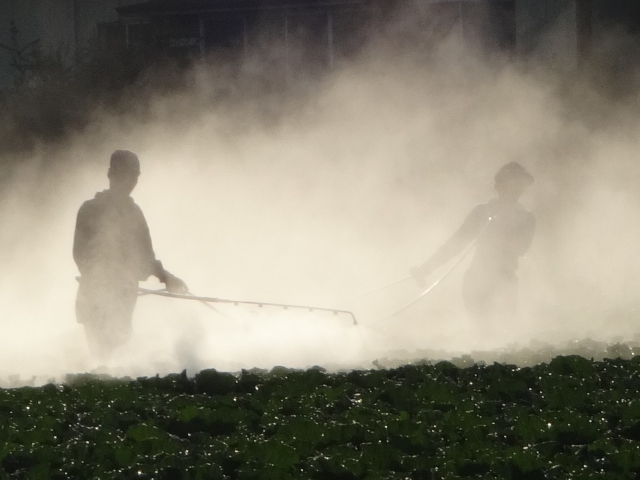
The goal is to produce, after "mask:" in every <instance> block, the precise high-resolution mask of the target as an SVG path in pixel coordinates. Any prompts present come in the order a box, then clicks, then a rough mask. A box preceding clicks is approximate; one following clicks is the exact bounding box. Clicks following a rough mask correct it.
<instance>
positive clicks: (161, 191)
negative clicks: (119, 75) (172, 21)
mask: <svg viewBox="0 0 640 480" xmlns="http://www.w3.org/2000/svg"><path fill="white" fill-rule="evenodd" d="M373 52H375V55H373ZM415 60H416V59H415V58H414V57H413V56H412V54H411V53H409V54H407V53H406V51H405V52H404V53H403V54H402V55H401V54H400V53H399V52H398V51H395V50H393V49H392V48H390V47H388V46H386V44H385V42H383V41H375V40H374V41H372V45H371V47H370V48H369V49H368V50H367V52H366V53H365V54H363V55H362V56H361V57H360V58H359V59H357V60H354V61H353V62H350V63H349V64H344V65H338V66H336V69H335V70H334V71H333V72H332V73H330V74H328V75H327V76H326V77H323V78H322V79H315V80H309V81H308V83H305V84H304V86H302V87H300V88H298V89H297V90H296V89H294V88H291V89H289V90H288V91H287V92H286V94H273V88H270V92H271V93H270V94H267V93H265V94H264V95H263V94H262V93H261V92H260V91H259V90H258V91H256V90H255V89H252V88H253V86H255V85H259V84H260V82H258V81H257V80H256V78H255V76H259V74H258V73H254V74H253V75H254V78H252V80H255V82H252V81H249V82H246V84H240V83H239V82H237V81H236V80H235V79H234V78H231V77H227V76H225V74H224V72H222V73H221V72H220V69H218V68H216V67H217V64H216V60H215V59H209V60H208V61H207V62H205V63H202V64H200V65H198V66H197V67H196V68H195V70H194V71H193V72H191V74H190V81H189V82H187V84H188V88H185V89H184V91H181V92H179V93H173V94H171V95H159V94H158V95H156V96H154V97H153V99H154V100H153V102H152V104H150V105H145V110H146V111H147V113H146V114H145V115H138V114H135V113H131V114H127V115H121V116H119V117H117V116H112V115H107V114H104V113H101V112H100V111H99V110H97V111H96V114H95V120H94V121H93V123H92V124H91V127H90V128H89V129H87V131H85V132H84V133H82V134H78V135H74V136H71V137H70V138H68V139H67V141H66V142H64V144H63V145H56V146H52V145H40V146H39V147H38V148H37V149H36V151H34V152H33V153H32V154H30V155H29V158H25V159H23V160H21V161H20V162H15V161H11V162H10V161H9V159H4V160H5V161H6V162H5V163H7V164H12V165H18V166H14V167H11V168H9V167H5V168H4V169H2V170H0V172H2V179H1V185H2V191H1V192H0V218H2V222H3V228H2V231H1V233H0V247H1V248H2V252H3V253H2V258H1V260H0V271H1V272H2V275H1V276H0V318H1V319H2V322H1V325H0V331H1V333H2V335H1V337H0V338H1V339H2V340H1V342H2V348H1V349H0V378H2V377H5V378H6V377H7V376H10V375H20V376H21V378H28V377H30V376H32V375H35V376H38V377H43V378H48V377H59V376H60V375H63V374H64V373H69V372H83V371H90V370H92V369H93V368H95V367H96V366H97V365H95V364H93V363H92V362H91V360H90V359H89V357H88V353H87V350H86V346H85V341H84V336H83V333H82V328H81V326H80V325H78V324H77V323H76V321H75V315H74V300H75V293H76V287H77V284H76V281H75V276H76V275H77V269H76V266H75V264H74V262H73V259H72V257H71V246H72V241H73V229H74V225H75V216H76V213H77V210H78V208H79V206H80V205H81V203H82V202H83V201H84V200H87V199H89V198H91V197H93V195H94V194H95V192H96V191H100V190H103V189H105V188H107V186H108V183H107V178H106V171H107V165H108V158H109V155H110V153H111V152H112V151H113V150H114V149H116V148H126V149H130V150H133V151H135V152H136V153H138V155H139V157H140V160H141V164H142V174H141V177H140V181H139V184H138V187H137V188H136V190H134V192H133V197H134V199H135V200H136V202H137V203H138V204H139V205H140V206H141V208H142V209H143V211H144V212H145V215H146V218H147V222H148V224H149V226H150V229H151V235H152V238H153V241H154V248H155V251H156V255H157V256H158V258H159V259H161V260H162V261H163V263H164V265H165V267H166V268H167V269H168V270H170V271H171V272H172V273H174V274H176V275H178V276H180V277H181V278H183V279H184V280H185V281H186V282H187V284H188V285H189V287H190V289H191V291H192V292H193V293H194V294H196V295H206V296H213V297H220V298H226V299H236V300H252V301H265V302H282V303H293V304H302V305H311V306H321V307H335V308H343V309H348V310H352V311H353V312H354V313H355V314H356V316H357V318H358V321H359V326H353V325H352V324H351V322H350V319H349V318H348V317H343V316H333V315H331V314H322V313H308V312H306V311H296V310H286V311H285V310H280V309H277V308H269V309H267V308H265V309H257V308H248V307H243V306H234V305H222V304H218V305H215V307H216V309H218V311H212V310H210V309H207V308H205V307H204V306H203V305H201V304H199V303H198V302H191V301H182V300H171V299H165V298H159V297H141V298H140V300H139V303H138V307H137V310H136V312H135V315H134V329H135V335H134V338H133V339H132V341H131V342H130V344H129V345H128V346H127V347H126V348H125V349H123V350H122V351H121V352H119V355H118V357H117V358H116V359H114V361H113V362H112V364H110V365H109V367H110V368H111V371H112V372H114V373H115V374H118V375H143V374H144V375H153V374H155V373H167V372H175V371H180V370H182V369H183V368H187V369H188V371H189V372H190V373H195V372H196V371H198V370H200V369H203V368H217V369H219V370H228V371H238V370H240V369H242V368H246V369H249V368H252V367H261V368H270V367H272V366H274V365H285V366H289V367H309V366H312V365H322V366H325V367H327V368H330V369H339V368H371V367H372V364H371V362H372V361H373V360H375V359H376V358H380V357H384V356H389V355H391V356H393V355H403V353H402V352H403V351H404V352H405V353H404V354H405V355H407V356H410V355H411V352H413V351H417V350H424V349H440V350H445V351H451V352H470V351H472V350H474V349H492V348H499V347H503V346H505V345H509V344H511V345H512V344H514V342H515V343H517V344H522V345H526V344H527V343H528V342H530V341H531V340H534V339H536V340H541V341H548V342H556V343H557V342H562V341H569V340H579V339H583V338H587V337H589V338H593V339H603V340H611V339H615V338H617V339H623V340H625V339H626V340H629V339H633V338H634V336H635V335H636V333H637V331H638V329H637V326H636V324H637V319H636V312H637V308H638V305H639V302H638V300H637V298H636V297H637V293H636V290H637V288H636V286H635V284H636V280H637V278H638V276H639V274H640V261H639V260H638V259H637V255H636V251H637V246H636V245H637V239H638V237H639V234H640V208H638V201H639V198H638V197H639V193H638V188H637V185H638V183H639V182H638V180H639V179H640V162H638V149H639V147H640V140H639V137H638V135H637V132H638V127H640V125H639V122H638V115H637V113H638V110H639V108H638V107H639V106H640V105H639V103H638V96H637V94H636V95H628V96H626V97H625V101H624V103H619V102H614V101H613V100H611V99H610V98H609V97H606V96H603V95H601V94H600V93H598V92H596V91H595V90H592V89H591V88H590V87H589V86H588V84H587V83H586V82H578V81H577V82H576V83H575V84H571V83H570V82H567V76H566V75H564V74H558V72H551V71H549V70H545V69H544V68H542V67H540V68H534V69H532V68H531V65H528V66H527V67H526V68H525V66H524V65H520V64H518V63H517V62H514V61H510V60H509V59H505V58H501V57H500V56H498V55H492V54H491V52H488V53H487V52H482V53H481V52H477V51H474V50H473V48H471V47H469V46H462V45H460V43H459V42H458V40H457V37H455V36H451V37H449V38H447V39H446V40H445V41H444V42H443V43H442V44H441V45H440V47H439V48H438V50H437V52H436V54H434V55H433V56H432V58H430V59H429V60H425V59H424V58H421V59H420V61H415ZM250 87H251V88H250ZM629 88H630V89H631V90H632V91H635V86H631V87H629ZM298 90H299V91H298ZM221 92H223V93H224V95H222V100H220V101H216V102H212V101H211V99H212V98H217V97H216V96H220V93H221ZM203 105H206V106H203ZM131 111H132V112H135V111H136V108H135V105H132V109H131ZM11 160H13V159H11ZM511 160H516V161H518V162H520V163H522V164H523V165H525V166H526V167H527V168H528V169H529V170H530V171H531V172H532V173H533V175H534V176H535V179H536V180H535V184H534V185H533V187H532V188H531V190H530V191H529V192H528V193H527V194H526V195H525V197H524V198H523V200H522V201H523V203H524V204H525V206H527V208H529V209H530V210H532V211H533V212H534V213H535V214H536V217H537V222H538V224H537V231H536V236H535V238H534V242H533V245H532V248H531V250H530V251H529V253H528V254H527V256H526V257H525V258H524V259H522V261H521V264H520V269H519V278H520V300H521V309H522V319H521V320H520V321H519V322H514V324H513V325H509V326H506V328H505V330H504V331H502V332H484V331H483V329H482V328H481V326H477V325H472V324H471V322H470V321H469V319H468V318H467V317H466V315H465V313H464V311H463V308H462V304H461V298H460V279H461V274H462V272H463V271H464V269H465V265H461V266H460V268H458V269H457V270H456V271H455V272H454V273H453V274H452V275H451V276H450V277H448V278H447V279H446V281H445V282H443V284H442V285H440V286H439V287H438V288H437V289H435V290H434V291H433V292H432V294H430V295H429V296H427V297H425V298H424V299H423V300H422V301H421V302H419V303H418V304H417V305H415V306H414V307H412V308H410V309H408V310H406V311H405V312H403V313H402V314H401V315H398V316H396V317H394V318H392V319H388V320H384V319H385V317H387V316H388V315H389V314H390V313H392V312H394V311H395V310H397V309H399V308H400V307H402V306H403V305H404V304H406V303H407V302H409V301H410V300H412V299H413V298H415V297H416V296H417V295H418V294H419V293H420V290H419V289H418V288H417V286H416V285H415V284H414V283H413V282H412V281H407V282H405V283H402V284H400V285H398V286H396V287H393V288H390V289H388V290H385V291H382V292H380V293H378V294H375V295H371V296H368V297H364V298H362V299H360V300H357V301H353V302H349V301H347V299H349V298H352V297H355V296H358V295H360V294H363V293H365V292H367V291H369V290H372V289H374V288H377V287H380V286H382V285H384V284H386V283H390V282H392V281H394V280H398V279H401V278H403V277H405V276H407V275H408V271H409V268H410V267H412V266H414V265H416V264H418V263H420V262H422V261H424V260H425V259H426V258H427V257H428V256H429V255H430V254H431V253H433V251H434V250H435V248H437V247H438V246H439V245H440V244H441V243H442V242H443V241H444V240H445V239H446V238H447V237H448V236H449V235H450V234H451V233H453V231H454V230H455V229H456V228H457V227H458V226H459V224H460V223H461V221H462V220H463V218H464V216H465V215H466V214H467V213H468V212H469V211H470V210H471V209H472V208H473V206H474V205H476V204H478V203H482V202H485V201H486V200H488V199H489V198H490V197H491V196H492V195H493V193H494V192H493V175H494V174H495V172H496V170H497V169H498V168H499V167H500V166H501V165H502V164H504V163H506V162H508V161H511ZM444 270H446V268H445V269H444ZM444 270H443V271H444ZM439 273H442V272H437V273H436V275H434V276H433V277H432V278H431V280H435V279H436V278H437V277H438V274H439ZM147 286H148V287H149V288H159V284H157V283H154V282H149V283H148V284H147ZM381 320H383V321H381Z"/></svg>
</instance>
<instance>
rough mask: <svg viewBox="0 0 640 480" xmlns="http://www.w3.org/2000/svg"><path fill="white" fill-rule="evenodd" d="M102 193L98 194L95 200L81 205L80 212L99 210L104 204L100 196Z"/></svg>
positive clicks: (91, 199) (92, 199)
mask: <svg viewBox="0 0 640 480" xmlns="http://www.w3.org/2000/svg"><path fill="white" fill-rule="evenodd" d="M101 193H102V192H98V193H96V196H95V197H93V198H90V199H89V200H85V201H84V202H82V205H80V211H81V212H82V211H86V210H93V209H95V208H99V207H100V206H101V205H102V204H103V203H104V202H103V201H102V199H101V198H100V194H101Z"/></svg>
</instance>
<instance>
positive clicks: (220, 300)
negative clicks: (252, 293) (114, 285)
mask: <svg viewBox="0 0 640 480" xmlns="http://www.w3.org/2000/svg"><path fill="white" fill-rule="evenodd" d="M138 292H139V293H140V294H142V295H158V296H161V297H169V298H179V299H181V300H196V301H198V302H201V303H205V304H207V305H208V304H209V303H229V304H232V305H255V306H258V307H260V308H262V307H279V308H284V309H285V310H288V309H297V310H307V311H309V312H314V311H319V312H331V313H333V314H334V315H338V314H344V315H348V316H350V317H351V318H352V319H353V324H354V325H358V321H357V320H356V316H355V315H354V314H353V312H350V311H348V310H337V309H335V308H324V307H309V306H306V305H291V304H286V303H270V302H255V301H249V300H228V299H225V298H215V297H199V296H197V295H183V294H180V293H170V292H167V291H165V290H149V289H146V288H138Z"/></svg>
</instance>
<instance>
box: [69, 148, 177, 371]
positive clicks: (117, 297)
mask: <svg viewBox="0 0 640 480" xmlns="http://www.w3.org/2000/svg"><path fill="white" fill-rule="evenodd" d="M139 175H140V161H139V160H138V157H137V155H136V154H135V153H133V152H130V151H128V150H116V151H115V152H113V154H112V155H111V160H110V166H109V171H108V175H107V176H108V178H109V189H108V190H104V191H102V192H98V193H96V196H95V198H93V199H91V200H88V201H86V202H84V203H83V204H82V206H81V207H80V210H79V211H78V217H77V221H76V229H75V236H74V242H73V258H74V260H75V262H76V264H77V266H78V269H79V270H80V274H81V277H80V279H79V287H78V293H77V296H76V319H77V321H78V322H79V323H81V324H82V325H83V326H84V330H85V336H86V339H87V344H88V346H89V350H90V352H91V355H92V357H94V358H95V359H97V360H102V361H104V360H108V359H109V357H110V356H111V354H112V353H113V351H114V350H115V349H116V348H117V347H119V346H121V345H124V344H125V343H126V342H127V341H128V340H129V338H130V337H131V333H132V316H133V310H134V308H135V305H136V300H137V298H138V282H139V281H141V280H146V279H147V278H148V277H149V276H150V275H155V276H156V277H157V278H158V279H159V280H160V281H161V282H162V283H164V284H165V285H166V288H167V290H169V291H170V292H173V293H187V291H188V290H187V286H186V285H185V283H184V282H183V281H182V280H180V279H179V278H178V277H176V276H174V275H172V274H171V273H169V272H168V271H167V270H165V269H164V267H163V266H162V263H161V262H160V261H159V260H157V259H156V256H155V253H154V251H153V247H152V244H151V236H150V235H149V228H148V226H147V222H146V220H145V218H144V215H143V213H142V210H141V209H140V207H139V206H138V205H136V204H135V203H134V201H133V199H132V198H131V197H130V196H129V195H130V194H131V192H132V191H133V189H134V188H135V186H136V184H137V183H138V176H139Z"/></svg>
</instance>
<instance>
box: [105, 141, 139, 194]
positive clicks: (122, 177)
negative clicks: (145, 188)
mask: <svg viewBox="0 0 640 480" xmlns="http://www.w3.org/2000/svg"><path fill="white" fill-rule="evenodd" d="M139 175H140V160H138V156H137V155H136V154H135V153H133V152H130V151H129V150H116V151H115V152H113V153H112V154H111V161H110V163H109V172H108V173H107V176H108V177H109V188H110V189H111V190H112V191H113V192H115V193H118V194H121V195H126V196H129V194H130V193H131V192H132V191H133V189H134V188H135V186H136V184H137V183H138V176H139Z"/></svg>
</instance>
